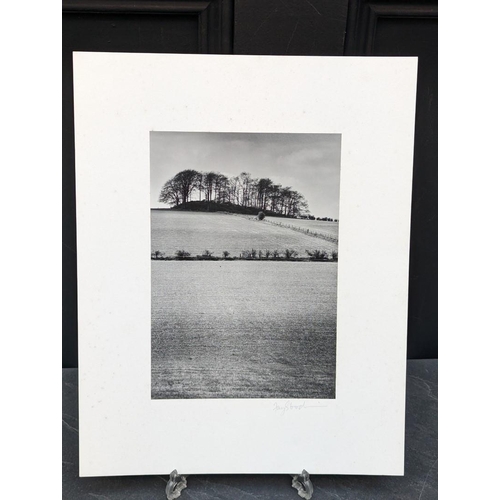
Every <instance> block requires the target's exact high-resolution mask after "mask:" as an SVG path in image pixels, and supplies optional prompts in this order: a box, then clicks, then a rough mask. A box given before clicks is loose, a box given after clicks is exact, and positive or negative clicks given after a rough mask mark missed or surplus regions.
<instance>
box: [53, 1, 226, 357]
mask: <svg viewBox="0 0 500 500" xmlns="http://www.w3.org/2000/svg"><path fill="white" fill-rule="evenodd" d="M232 39H233V1H232V0H207V1H191V0H187V1H182V2H180V1H170V0H156V1H132V0H71V1H69V0H67V1H66V0H64V1H63V22H62V42H63V43H62V45H63V53H62V63H63V81H62V87H63V96H62V99H63V101H62V108H63V109H62V119H63V136H62V143H63V150H62V166H63V169H62V185H63V191H62V212H63V220H62V245H63V250H62V254H63V260H62V276H63V279H62V292H63V304H62V310H63V317H62V321H63V367H76V366H77V357H78V350H77V344H78V342H77V284H76V258H77V256H76V216H75V169H74V165H75V149H74V126H73V66H72V52H73V51H103V52H156V53H169V52H170V53H172V52H174V53H229V52H231V51H232V43H233V41H232Z"/></svg>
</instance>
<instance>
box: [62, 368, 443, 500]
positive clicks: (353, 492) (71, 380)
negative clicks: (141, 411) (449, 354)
mask: <svg viewBox="0 0 500 500" xmlns="http://www.w3.org/2000/svg"><path fill="white" fill-rule="evenodd" d="M437 365H438V364H437V360H412V361H408V378H407V403H406V457H405V475H404V476H402V477H377V476H314V475H313V476H311V480H312V483H313V485H314V495H313V500H327V499H328V500H331V499H336V500H342V499H356V500H358V499H359V500H363V499H416V500H430V499H436V498H438V493H437V483H438V479H437V475H438V472H437V471H438V464H437V449H438V448H437V371H438V366H437ZM62 428H63V450H62V459H63V461H62V467H63V469H62V470H63V497H62V498H63V499H64V500H67V499H87V500H125V499H126V500H146V499H148V500H150V499H151V500H153V499H165V486H166V482H167V479H168V475H166V476H134V477H130V476H129V477H103V478H80V477H78V370H77V369H72V368H67V369H63V421H62ZM299 472H300V471H297V473H299ZM180 498H181V500H190V499H191V500H208V499H219V500H240V499H241V500H252V499H253V500H255V499H263V500H264V499H265V500H287V499H291V500H297V499H299V498H300V497H299V496H298V494H297V491H296V490H294V489H293V488H292V486H291V477H290V476H287V475H262V476H255V475H247V476H246V475H211V476H189V477H188V488H187V489H186V490H184V491H183V492H182V495H181V497H180Z"/></svg>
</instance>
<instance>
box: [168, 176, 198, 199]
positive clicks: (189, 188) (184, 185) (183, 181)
mask: <svg viewBox="0 0 500 500" xmlns="http://www.w3.org/2000/svg"><path fill="white" fill-rule="evenodd" d="M198 177H199V173H198V172H197V171H196V170H191V169H188V170H183V171H182V172H179V173H178V174H176V175H175V177H174V182H176V183H178V185H179V186H180V189H181V196H182V203H187V202H188V201H189V197H190V196H191V193H192V192H193V190H194V189H195V188H196V186H197V185H198V183H197V182H198Z"/></svg>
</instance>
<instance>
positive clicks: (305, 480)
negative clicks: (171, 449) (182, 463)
mask: <svg viewBox="0 0 500 500" xmlns="http://www.w3.org/2000/svg"><path fill="white" fill-rule="evenodd" d="M292 486H293V487H294V488H295V489H296V490H297V493H298V494H299V497H300V498H303V499H304V500H311V498H312V496H313V491H314V489H313V485H312V482H311V479H310V478H309V473H308V472H307V471H306V470H305V469H304V470H303V471H302V474H298V475H296V476H292ZM184 488H187V479H186V476H180V475H179V474H178V473H177V469H174V470H173V471H172V472H171V473H170V479H169V480H168V483H167V487H166V488H165V493H166V495H167V500H176V499H177V498H179V497H180V496H181V494H182V490H183V489H184Z"/></svg>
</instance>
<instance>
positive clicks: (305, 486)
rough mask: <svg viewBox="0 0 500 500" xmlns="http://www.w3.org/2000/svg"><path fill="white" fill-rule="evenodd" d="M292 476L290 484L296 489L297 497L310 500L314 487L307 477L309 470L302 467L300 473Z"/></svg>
mask: <svg viewBox="0 0 500 500" xmlns="http://www.w3.org/2000/svg"><path fill="white" fill-rule="evenodd" d="M292 478H293V479H292V486H293V487H294V488H295V489H296V490H297V493H298V494H299V497H300V498H304V500H311V498H312V496H313V491H314V488H313V485H312V482H311V480H310V479H309V472H307V471H306V470H305V469H304V470H303V471H302V474H298V475H297V476H292Z"/></svg>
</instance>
